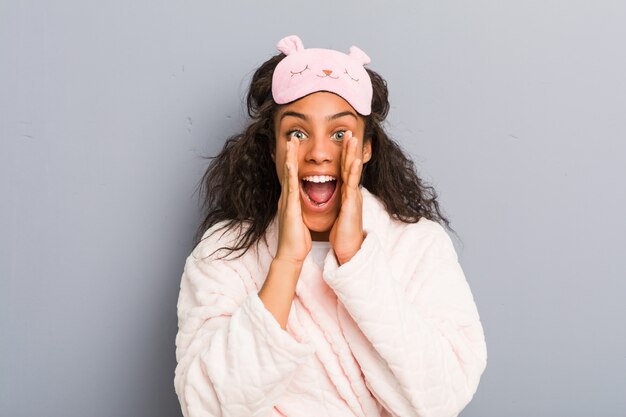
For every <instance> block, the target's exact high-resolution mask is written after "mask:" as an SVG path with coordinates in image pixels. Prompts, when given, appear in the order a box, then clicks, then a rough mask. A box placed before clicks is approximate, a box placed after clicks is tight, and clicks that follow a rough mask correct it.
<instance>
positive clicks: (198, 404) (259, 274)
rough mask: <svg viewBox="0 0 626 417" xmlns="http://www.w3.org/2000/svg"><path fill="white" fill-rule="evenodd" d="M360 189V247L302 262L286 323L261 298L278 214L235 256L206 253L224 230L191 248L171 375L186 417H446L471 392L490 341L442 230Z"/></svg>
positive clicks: (229, 238) (227, 238)
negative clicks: (397, 213)
mask: <svg viewBox="0 0 626 417" xmlns="http://www.w3.org/2000/svg"><path fill="white" fill-rule="evenodd" d="M361 191H362V194H363V225H364V231H365V233H366V237H365V240H364V241H363V244H362V246H361V248H360V249H359V251H358V252H357V253H356V255H355V256H354V257H353V258H352V259H351V260H350V261H349V262H347V263H345V264H344V265H341V266H339V265H338V263H337V261H336V259H335V256H334V254H333V253H332V251H331V252H329V254H328V255H327V256H326V258H325V261H324V268H323V270H321V269H320V268H319V267H318V266H317V265H316V263H315V262H313V260H312V259H311V255H309V257H307V259H306V260H305V262H304V265H303V267H302V272H301V274H300V278H299V281H298V284H297V287H296V295H295V297H294V300H293V303H292V306H291V310H290V313H289V319H288V322H287V329H286V331H285V330H283V329H282V328H281V327H280V325H279V324H278V322H277V321H276V320H275V318H274V316H273V315H272V314H271V313H270V312H269V311H268V310H267V309H266V308H265V306H264V305H263V303H262V302H261V300H260V299H259V297H258V291H259V290H260V288H261V286H262V285H263V281H264V280H265V277H266V275H267V271H268V269H269V266H270V263H271V261H272V259H273V257H274V255H275V253H276V249H277V243H278V240H277V239H278V228H277V226H278V225H277V221H276V219H274V221H273V222H272V223H271V224H270V226H269V227H268V229H267V231H266V240H265V241H264V240H263V239H262V240H261V242H260V243H259V245H258V247H256V246H252V247H251V248H250V250H249V251H248V252H247V253H246V254H245V255H244V256H243V257H242V258H239V259H237V260H216V259H215V258H216V255H213V256H211V257H207V256H208V255H209V254H210V253H211V252H213V250H215V249H217V248H218V247H221V246H224V245H227V244H229V243H232V242H233V241H234V240H233V239H234V237H235V234H233V233H232V231H228V232H226V233H223V232H222V231H220V232H217V233H215V234H214V235H213V236H210V237H208V238H207V239H205V240H203V241H202V242H201V243H200V244H199V245H198V246H197V247H196V248H195V249H194V250H193V252H192V253H191V255H190V256H189V257H188V258H187V261H186V264H185V269H184V272H183V275H182V281H181V288H180V296H179V301H178V318H179V332H178V335H177V336H176V347H177V349H176V358H177V361H178V365H177V367H176V373H175V379H174V384H175V388H176V393H177V395H178V398H179V401H180V404H181V407H182V411H183V414H184V415H185V416H186V417H200V416H246V417H249V416H264V417H269V416H288V417H307V416H315V417H320V416H335V417H337V416H368V417H370V416H419V417H452V416H456V415H457V414H458V413H459V412H460V411H461V410H462V409H463V408H464V407H465V406H466V405H467V403H468V402H469V401H470V400H471V399H472V397H473V395H474V393H475V391H476V389H477V386H478V383H479V380H480V376H481V375H482V373H483V371H484V369H485V366H486V361H487V350H486V345H485V338H484V334H483V329H482V326H481V323H480V318H479V315H478V312H477V309H476V305H475V303H474V300H473V297H472V294H471V291H470V288H469V286H468V284H467V282H466V280H465V276H464V274H463V271H462V269H461V267H460V266H459V263H458V260H457V255H456V253H455V251H454V247H453V245H452V242H451V241H450V238H449V237H448V235H447V234H446V232H445V231H444V229H443V228H442V227H441V226H440V225H439V224H437V223H435V222H432V221H430V220H427V219H421V220H420V221H419V222H418V223H414V224H406V223H402V222H399V221H397V220H393V219H391V218H390V216H389V215H388V214H387V212H386V211H385V209H384V207H383V205H382V204H381V202H380V201H379V200H378V199H377V198H376V197H375V196H374V195H373V194H371V193H370V192H368V191H367V190H366V189H365V188H361ZM207 235H208V233H206V234H205V236H207Z"/></svg>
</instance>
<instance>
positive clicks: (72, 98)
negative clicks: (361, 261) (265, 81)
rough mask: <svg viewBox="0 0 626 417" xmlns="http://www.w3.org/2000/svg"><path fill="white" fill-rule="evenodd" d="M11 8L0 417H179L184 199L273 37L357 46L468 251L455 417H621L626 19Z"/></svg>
mask: <svg viewBox="0 0 626 417" xmlns="http://www.w3.org/2000/svg"><path fill="white" fill-rule="evenodd" d="M54 3H55V4H53V2H43V1H42V2H33V1H20V2H14V1H1V2H0V53H1V56H0V123H1V124H0V135H1V136H0V140H1V147H0V228H1V230H2V232H1V234H0V236H1V237H0V277H1V281H0V338H1V339H0V349H1V350H0V415H2V416H11V417H21V416H29V417H30V416H59V417H61V416H63V417H74V416H76V417H79V416H80V417H84V416H90V417H91V416H94V417H111V416H129V417H131V416H132V417H136V416H163V417H165V416H180V410H179V406H178V402H177V399H176V396H175V393H174V388H173V375H174V366H175V357H174V336H175V334H176V325H177V319H176V301H177V296H178V286H179V282H180V275H181V272H182V268H183V263H184V260H185V257H186V256H187V255H188V253H189V252H190V251H191V249H192V247H191V237H192V234H193V231H194V228H195V227H196V225H197V224H198V222H199V219H200V217H199V210H198V207H197V203H196V199H195V196H194V189H195V186H196V184H197V182H198V180H199V178H200V176H201V175H202V173H203V171H204V169H205V167H206V161H204V160H202V159H201V158H200V155H208V154H214V153H215V152H216V151H217V150H218V149H219V148H220V147H221V144H222V142H223V140H224V138H225V137H226V136H227V135H229V134H232V133H235V132H237V131H238V130H239V129H241V128H242V126H243V125H244V124H245V118H244V115H243V110H242V108H243V107H242V98H243V96H244V93H245V89H246V83H247V81H248V79H249V77H250V75H251V73H252V71H253V70H254V69H255V67H256V66H257V65H259V64H260V63H261V62H262V61H264V60H265V59H266V58H268V57H270V56H271V55H273V54H274V52H275V49H274V45H275V43H276V42H277V41H278V40H279V39H280V38H282V37H283V36H286V35H290V34H299V35H300V37H301V38H302V39H303V41H304V44H305V46H309V47H313V46H317V47H329V48H336V49H341V50H347V48H348V47H349V46H350V45H352V44H355V45H358V46H360V47H361V48H362V49H363V50H365V51H366V52H367V53H368V54H369V55H370V56H371V58H372V63H371V67H372V68H373V69H376V70H378V71H379V72H381V73H382V74H383V75H384V76H385V77H386V79H387V80H388V82H389V87H390V92H391V101H392V105H393V107H392V111H391V114H390V117H389V124H388V128H389V130H390V131H391V132H392V133H393V134H394V135H395V136H396V137H397V139H398V141H399V142H400V143H401V144H402V146H403V147H404V148H405V149H406V150H407V151H408V152H409V153H410V154H411V155H412V156H413V157H414V158H415V161H416V163H417V164H418V167H419V172H420V173H421V175H422V176H423V177H424V178H426V179H427V180H428V181H430V182H431V183H432V184H433V185H435V186H436V188H437V189H438V191H439V193H440V196H441V201H442V204H443V205H444V207H445V210H446V212H447V214H448V215H449V216H450V217H451V219H452V220H453V227H454V228H455V229H456V231H457V232H458V234H459V235H460V237H461V239H462V244H460V243H459V244H458V249H459V255H460V257H461V261H462V264H463V266H464V268H465V272H466V275H467V278H468V281H469V283H470V285H471V288H472V290H473V293H474V295H475V299H476V302H477V305H478V308H479V312H480V314H481V318H482V321H483V325H484V328H485V334H486V339H487V346H488V352H489V363H488V367H487V370H486V372H485V374H484V376H483V379H482V381H481V385H480V387H479V389H478V392H477V394H476V396H475V397H474V400H473V402H472V403H471V404H470V405H469V406H468V407H467V408H466V409H465V411H464V412H463V413H462V415H463V416H465V417H470V416H481V417H492V416H493V417H502V416H515V417H517V416H519V417H527V416H568V417H571V416H625V415H626V395H624V394H626V331H625V330H624V328H625V325H624V317H625V316H626V307H625V306H624V301H623V299H624V298H625V296H626V280H625V279H624V278H625V275H626V274H625V272H626V256H625V249H626V221H625V220H624V206H625V205H626V192H625V187H624V184H623V183H622V182H623V180H624V179H625V177H626V168H625V165H626V156H625V155H626V145H625V140H626V126H625V119H626V117H625V115H626V52H625V51H626V47H624V41H625V39H626V23H625V22H626V4H625V3H624V2H623V1H595V2H589V1H586V2H583V1H550V0H542V1H539V0H529V1H518V2H512V1H504V2H502V1H474V2H467V1H437V2H434V1H430V2H426V1H421V0H420V1H404V2H398V3H395V2H382V1H377V2H373V1H372V2H363V1H357V0H350V1H345V2H341V3H335V2H329V1H325V0H318V1H312V2H311V1H309V2H303V3H302V4H300V3H295V2H286V1H280V2H279V1H273V2H267V1H265V2H249V3H246V4H243V3H235V2H233V3H227V2H220V3H211V2H206V1H204V2H203V1H178V2H174V1H169V2H168V1H160V2H154V1H145V0H144V1H132V2H126V1H109V2H92V1H89V2H85V1H75V2H71V1H60V2H54Z"/></svg>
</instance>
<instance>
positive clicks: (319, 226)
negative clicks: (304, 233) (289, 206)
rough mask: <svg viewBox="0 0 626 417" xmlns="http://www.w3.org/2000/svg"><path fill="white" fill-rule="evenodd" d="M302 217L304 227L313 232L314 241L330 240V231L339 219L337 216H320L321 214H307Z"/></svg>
mask: <svg viewBox="0 0 626 417" xmlns="http://www.w3.org/2000/svg"><path fill="white" fill-rule="evenodd" d="M302 217H303V220H304V225H305V226H306V227H307V228H308V229H309V231H310V232H311V239H313V240H328V236H329V235H330V230H331V229H332V227H333V224H334V223H335V219H336V218H337V216H336V215H326V216H320V215H319V214H315V215H312V216H307V214H306V213H305V214H304V215H303V216H302Z"/></svg>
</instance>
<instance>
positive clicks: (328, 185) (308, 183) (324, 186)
mask: <svg viewBox="0 0 626 417" xmlns="http://www.w3.org/2000/svg"><path fill="white" fill-rule="evenodd" d="M300 188H301V189H302V194H304V196H305V198H306V199H307V201H308V202H309V203H310V204H311V205H312V206H313V207H324V206H325V205H326V204H327V203H328V202H329V201H330V200H331V199H332V198H333V196H334V195H335V190H336V188H337V178H335V177H333V176H332V175H311V176H308V177H303V178H302V179H301V180H300Z"/></svg>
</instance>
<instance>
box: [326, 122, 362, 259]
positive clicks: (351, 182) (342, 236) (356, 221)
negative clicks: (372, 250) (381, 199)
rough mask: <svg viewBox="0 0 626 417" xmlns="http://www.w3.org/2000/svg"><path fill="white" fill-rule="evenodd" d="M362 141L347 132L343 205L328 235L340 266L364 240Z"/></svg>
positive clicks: (342, 173) (342, 159) (342, 193)
mask: <svg viewBox="0 0 626 417" xmlns="http://www.w3.org/2000/svg"><path fill="white" fill-rule="evenodd" d="M360 142H361V141H360V140H359V139H358V138H355V137H353V136H352V132H351V131H347V132H346V137H345V139H344V142H343V148H342V150H341V181H342V184H341V208H340V210H339V215H338V216H337V219H336V220H335V223H334V224H333V227H332V229H331V230H330V235H329V238H328V239H329V241H330V244H331V246H332V248H333V251H334V252H335V256H336V257H337V261H338V262H339V264H340V265H343V264H344V263H346V262H348V261H349V260H350V259H352V257H353V256H354V255H355V254H356V253H357V251H358V250H359V249H360V248H361V244H362V243H363V240H364V239H365V236H364V232H363V196H362V195H361V190H360V189H359V181H360V179H361V172H362V170H363V163H362V143H361V146H359V144H360Z"/></svg>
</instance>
